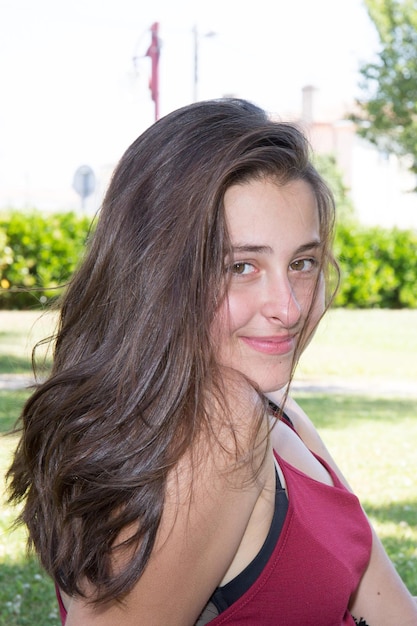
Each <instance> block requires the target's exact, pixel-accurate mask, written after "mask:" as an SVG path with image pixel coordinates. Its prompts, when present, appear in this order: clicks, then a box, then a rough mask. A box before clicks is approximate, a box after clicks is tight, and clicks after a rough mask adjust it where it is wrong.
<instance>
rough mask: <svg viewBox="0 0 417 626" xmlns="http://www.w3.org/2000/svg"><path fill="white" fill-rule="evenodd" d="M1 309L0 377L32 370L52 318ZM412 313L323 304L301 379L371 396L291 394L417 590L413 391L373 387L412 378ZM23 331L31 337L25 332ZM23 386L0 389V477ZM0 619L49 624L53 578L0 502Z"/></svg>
mask: <svg viewBox="0 0 417 626" xmlns="http://www.w3.org/2000/svg"><path fill="white" fill-rule="evenodd" d="M36 317H39V315H37V316H36V314H35V315H34V314H33V313H30V314H29V313H24V314H21V313H12V314H10V313H6V312H1V311H0V367H1V369H0V376H1V374H2V373H3V374H6V373H7V374H10V373H29V372H30V350H31V344H32V343H33V341H34V340H38V339H40V338H42V337H43V336H46V335H48V334H49V333H50V332H51V329H52V321H51V319H50V318H48V317H46V318H42V320H41V321H38V322H36V323H35V325H34V326H33V322H34V319H35V318H36ZM416 328H417V311H378V310H376V311H344V310H335V311H331V313H330V315H329V316H328V318H327V320H325V321H324V322H323V326H322V328H321V329H319V331H318V332H317V335H316V337H315V339H314V340H313V342H312V344H311V346H309V348H308V350H307V352H306V354H305V356H304V357H303V359H302V362H301V363H300V370H299V374H298V376H297V380H299V381H319V380H322V379H325V380H326V381H334V380H336V381H337V380H340V379H344V380H348V381H350V382H352V383H355V382H356V381H360V382H361V383H362V385H363V383H364V381H367V383H369V394H368V393H366V394H363V393H362V394H361V395H358V394H350V393H344V394H330V393H328V394H326V393H322V392H317V393H306V392H303V391H302V389H301V390H299V391H296V392H295V394H294V395H295V396H296V397H297V400H298V401H299V402H300V404H301V405H302V406H303V408H304V409H305V410H306V411H307V413H309V415H310V416H311V417H312V419H313V421H314V422H315V423H316V425H317V426H318V428H319V430H320V432H321V434H322V436H323V438H324V440H325V442H326V444H327V445H328V447H329V448H330V450H331V452H332V453H333V455H334V457H335V458H336V460H337V462H338V463H339V465H340V466H341V468H342V470H343V472H344V473H345V475H346V476H347V478H348V480H349V482H350V483H351V485H352V486H353V488H354V489H355V491H356V493H357V494H358V495H359V497H360V498H361V500H362V503H363V504H364V507H365V509H366V510H367V512H368V514H369V516H370V517H371V519H372V521H373V523H374V525H375V527H376V529H377V531H378V534H379V536H380V537H381V539H382V541H383V543H384V545H385V547H386V549H387V552H388V554H389V555H390V557H391V559H392V560H393V562H394V563H395V565H396V567H397V569H398V571H399V572H400V575H401V576H402V578H403V579H404V581H405V582H406V584H407V585H408V587H409V589H410V590H411V592H412V593H413V594H414V595H417V478H416V477H417V454H416V450H417V391H416V395H415V396H413V395H410V396H401V395H396V396H392V397H391V396H388V395H387V394H386V393H384V394H382V395H378V393H376V391H375V390H378V389H379V386H377V385H376V382H378V383H379V384H382V385H383V383H384V381H386V382H387V384H388V383H392V382H393V381H397V382H409V383H410V384H415V385H417V380H416V378H417V357H416V355H417V333H416ZM29 335H30V338H28V337H29ZM27 394H28V392H27V391H21V390H20V391H19V390H18V391H7V390H0V433H3V434H0V474H1V475H3V474H4V471H5V468H6V467H7V466H8V463H9V461H10V457H11V454H12V450H13V448H14V446H15V444H16V441H17V439H16V436H8V435H6V434H5V433H6V432H7V431H8V430H9V429H10V428H11V427H12V425H13V422H14V420H15V418H16V417H17V415H18V413H19V411H20V408H21V406H22V404H23V402H24V399H25V398H26V397H27ZM1 507H2V508H1V518H0V626H17V625H19V626H23V625H25V624H30V625H31V626H46V625H49V624H50V625H51V626H57V625H58V624H59V620H58V617H57V607H56V602H55V598H54V590H53V585H52V583H51V581H50V580H49V579H48V577H47V576H46V575H45V574H44V573H43V572H42V570H41V569H40V568H39V566H38V564H37V563H36V560H35V559H33V558H28V557H27V556H26V553H25V548H24V543H25V542H24V531H23V529H19V530H17V531H14V532H12V533H11V532H10V524H11V523H12V520H13V518H14V516H15V513H16V512H15V511H14V510H12V509H11V508H10V507H8V506H7V505H6V504H4V497H3V498H2V504H1Z"/></svg>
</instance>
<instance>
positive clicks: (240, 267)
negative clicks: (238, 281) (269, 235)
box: [230, 261, 254, 276]
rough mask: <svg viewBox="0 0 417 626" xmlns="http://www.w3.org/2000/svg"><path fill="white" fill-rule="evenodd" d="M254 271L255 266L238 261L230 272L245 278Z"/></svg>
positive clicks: (231, 267)
mask: <svg viewBox="0 0 417 626" xmlns="http://www.w3.org/2000/svg"><path fill="white" fill-rule="evenodd" d="M253 271H254V267H253V265H252V264H251V263H245V262H243V261H238V262H237V263H233V264H232V265H231V266H230V272H231V273H232V274H236V275H238V276H245V275H246V274H251V273H252V272H253Z"/></svg>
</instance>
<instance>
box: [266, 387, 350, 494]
mask: <svg viewBox="0 0 417 626" xmlns="http://www.w3.org/2000/svg"><path fill="white" fill-rule="evenodd" d="M268 396H269V397H270V398H271V399H272V400H273V401H275V402H277V403H278V404H279V403H280V401H282V394H281V392H276V393H273V394H268ZM284 410H285V413H286V414H287V415H288V417H289V418H290V419H291V421H292V423H293V425H294V429H295V431H296V433H297V435H298V436H299V437H300V439H301V440H302V441H303V443H304V444H305V446H306V447H307V448H308V449H309V450H310V451H311V452H314V454H317V455H318V456H319V457H321V458H322V459H324V460H325V461H326V462H327V463H328V464H329V465H330V467H331V468H332V469H333V470H334V472H335V473H336V474H337V475H338V477H339V479H340V480H341V481H342V482H343V483H344V485H345V486H346V487H347V488H348V489H350V490H351V488H350V486H349V484H348V481H347V480H346V478H345V476H344V475H343V473H342V472H341V470H340V468H339V467H338V465H337V463H336V462H335V460H334V458H333V457H332V455H331V453H330V452H329V450H328V448H327V447H326V445H325V443H324V441H323V439H322V438H321V436H320V434H319V432H318V430H317V428H316V427H315V425H314V423H313V422H312V420H311V419H310V417H309V416H308V415H307V413H306V412H305V411H304V409H303V408H302V407H301V406H300V405H299V404H298V402H296V400H294V398H293V397H292V396H290V395H288V396H287V398H286V399H285V406H284Z"/></svg>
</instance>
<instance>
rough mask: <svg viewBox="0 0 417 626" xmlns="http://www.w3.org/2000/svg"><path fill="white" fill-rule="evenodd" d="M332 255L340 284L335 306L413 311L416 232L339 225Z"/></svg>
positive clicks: (416, 288) (416, 289)
mask: <svg viewBox="0 0 417 626" xmlns="http://www.w3.org/2000/svg"><path fill="white" fill-rule="evenodd" d="M335 248H336V255H337V257H338V260H339V263H340V266H341V270H342V283H341V288H340V290H339V294H338V295H337V297H336V301H335V305H336V306H344V307H356V308H371V307H379V308H391V309H399V308H405V307H409V308H417V254H416V251H417V233H416V232H415V231H412V230H399V229H396V228H393V229H384V228H380V227H377V226H373V227H365V226H362V225H360V224H352V223H351V224H339V225H338V228H337V234H336V245H335Z"/></svg>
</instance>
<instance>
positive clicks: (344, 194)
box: [314, 153, 357, 225]
mask: <svg viewBox="0 0 417 626" xmlns="http://www.w3.org/2000/svg"><path fill="white" fill-rule="evenodd" d="M314 164H315V166H316V167H317V170H318V171H319V172H320V174H321V176H323V178H324V180H325V181H326V183H327V184H328V185H329V187H330V189H331V190H332V193H333V196H334V201H335V204H336V216H337V220H336V221H337V224H345V225H346V224H350V223H352V222H356V221H357V218H356V215H355V209H354V207H353V203H352V199H351V197H350V195H349V189H348V188H347V187H346V185H345V183H344V182H343V175H342V172H341V171H340V169H339V168H338V166H337V163H336V159H335V157H334V156H333V155H332V154H318V153H317V154H315V155H314Z"/></svg>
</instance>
